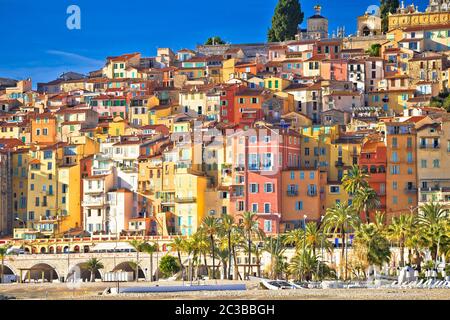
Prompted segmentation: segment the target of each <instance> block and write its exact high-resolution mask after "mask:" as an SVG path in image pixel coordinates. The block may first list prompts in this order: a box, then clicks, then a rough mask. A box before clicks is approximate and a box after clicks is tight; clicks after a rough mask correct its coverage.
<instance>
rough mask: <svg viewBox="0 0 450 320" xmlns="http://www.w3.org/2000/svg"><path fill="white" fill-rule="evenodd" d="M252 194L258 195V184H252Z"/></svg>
mask: <svg viewBox="0 0 450 320" xmlns="http://www.w3.org/2000/svg"><path fill="white" fill-rule="evenodd" d="M250 193H258V184H257V183H251V184H250Z"/></svg>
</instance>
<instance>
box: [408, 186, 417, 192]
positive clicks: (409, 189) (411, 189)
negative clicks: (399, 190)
mask: <svg viewBox="0 0 450 320" xmlns="http://www.w3.org/2000/svg"><path fill="white" fill-rule="evenodd" d="M417 191H418V189H417V188H416V187H406V188H405V193H417Z"/></svg>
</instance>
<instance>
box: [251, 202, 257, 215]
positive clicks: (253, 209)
mask: <svg viewBox="0 0 450 320" xmlns="http://www.w3.org/2000/svg"><path fill="white" fill-rule="evenodd" d="M252 212H254V213H258V204H257V203H252Z"/></svg>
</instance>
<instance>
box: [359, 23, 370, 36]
mask: <svg viewBox="0 0 450 320" xmlns="http://www.w3.org/2000/svg"><path fill="white" fill-rule="evenodd" d="M370 32H371V30H370V28H369V27H368V26H367V25H365V26H363V27H362V28H361V35H362V36H364V37H367V36H370Z"/></svg>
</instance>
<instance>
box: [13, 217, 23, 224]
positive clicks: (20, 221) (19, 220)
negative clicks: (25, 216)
mask: <svg viewBox="0 0 450 320" xmlns="http://www.w3.org/2000/svg"><path fill="white" fill-rule="evenodd" d="M14 220H16V221H17V222H19V225H23V226H25V221H23V220H22V219H20V218H19V217H16V218H15V219H14Z"/></svg>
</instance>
